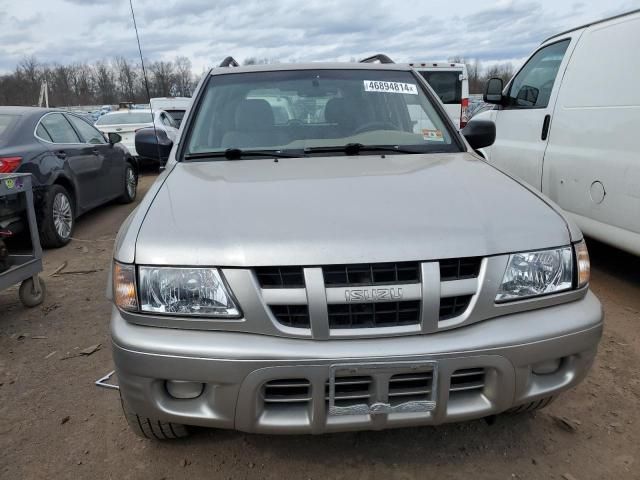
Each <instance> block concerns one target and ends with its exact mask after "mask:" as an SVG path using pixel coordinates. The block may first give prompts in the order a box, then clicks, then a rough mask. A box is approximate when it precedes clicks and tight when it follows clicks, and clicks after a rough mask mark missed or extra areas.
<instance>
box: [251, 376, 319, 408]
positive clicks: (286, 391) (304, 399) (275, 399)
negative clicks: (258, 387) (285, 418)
mask: <svg viewBox="0 0 640 480" xmlns="http://www.w3.org/2000/svg"><path fill="white" fill-rule="evenodd" d="M262 397H263V401H264V403H265V404H270V403H298V404H300V403H308V402H310V401H311V382H309V380H307V379H304V378H298V379H282V380H271V381H269V382H267V383H265V384H264V385H263V388H262Z"/></svg>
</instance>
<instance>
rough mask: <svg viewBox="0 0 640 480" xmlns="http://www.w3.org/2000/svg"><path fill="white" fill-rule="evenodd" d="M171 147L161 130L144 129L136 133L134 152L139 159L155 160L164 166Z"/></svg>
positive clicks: (170, 142) (171, 144)
mask: <svg viewBox="0 0 640 480" xmlns="http://www.w3.org/2000/svg"><path fill="white" fill-rule="evenodd" d="M156 134H157V136H156ZM172 147H173V142H172V141H171V140H170V139H169V137H167V132H165V131H164V130H163V129H161V128H156V129H154V128H153V127H145V128H141V129H140V130H138V131H137V132H136V152H138V156H140V157H144V158H150V159H152V160H157V161H159V162H160V165H164V164H165V163H166V162H167V159H168V158H169V154H170V153H171V148H172Z"/></svg>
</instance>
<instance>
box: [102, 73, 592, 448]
mask: <svg viewBox="0 0 640 480" xmlns="http://www.w3.org/2000/svg"><path fill="white" fill-rule="evenodd" d="M494 136H495V128H494V126H493V124H492V123H486V122H473V123H471V124H470V125H469V126H468V127H467V128H466V129H465V130H463V131H462V134H461V133H459V132H458V131H457V129H456V128H455V126H454V125H453V124H452V123H451V121H450V120H449V119H448V117H447V115H446V113H445V111H444V109H443V106H442V104H441V103H440V102H439V101H438V99H437V97H436V95H435V94H434V92H433V91H432V90H431V89H430V88H429V86H428V84H427V83H426V82H425V81H424V79H423V78H422V77H420V75H418V74H417V73H416V72H415V71H413V70H412V69H411V68H410V67H409V66H400V65H394V64H383V65H381V64H370V63H367V64H353V63H349V64H342V63H335V64H317V63H314V64H308V65H303V64H295V65H260V66H252V67H235V68H234V67H228V68H224V67H222V68H215V69H213V70H212V71H211V72H209V74H207V75H206V77H205V78H204V80H203V81H202V82H201V83H200V86H199V88H198V91H197V92H196V93H195V96H194V99H193V106H192V108H191V109H190V110H189V113H188V114H187V117H186V118H185V120H184V122H183V125H182V129H181V132H180V135H179V138H178V140H177V143H176V144H175V145H173V144H172V143H171V142H170V141H168V140H167V139H166V138H160V139H156V136H155V135H153V134H149V132H148V131H146V132H145V131H140V132H138V134H137V146H136V148H137V150H138V151H139V152H141V155H144V156H147V157H153V156H154V155H158V153H159V154H160V156H163V155H164V156H168V163H167V168H166V171H165V172H164V173H163V174H161V175H160V177H159V178H158V179H157V181H156V182H155V184H154V185H153V186H152V188H151V190H150V191H149V193H148V194H147V195H146V197H145V198H144V200H143V201H142V203H141V204H140V206H139V207H138V208H137V209H136V210H135V211H134V212H133V213H132V214H131V216H130V217H129V218H128V219H127V221H126V222H125V224H124V225H123V227H122V228H121V230H120V233H119V235H118V238H117V241H116V246H115V253H114V263H113V272H112V279H113V282H112V290H111V298H112V299H113V302H114V307H113V310H112V314H111V334H112V339H113V357H114V361H115V365H116V369H117V375H118V379H119V384H120V393H121V397H122V405H123V407H124V411H125V415H126V418H127V420H128V421H129V424H130V425H131V427H132V428H133V429H134V430H135V431H136V432H137V433H138V434H140V435H143V436H147V437H150V438H157V439H166V438H175V437H181V436H184V435H186V434H187V428H186V425H196V426H203V427H215V428H226V429H237V430H241V431H245V432H260V433H324V432H337V431H346V430H364V429H383V428H392V427H405V426H411V425H433V424H440V423H445V422H453V421H461V420H469V419H473V418H481V417H485V416H490V415H493V414H497V413H500V412H505V411H509V410H512V411H513V410H517V411H525V410H532V409H536V408H540V407H543V406H545V405H547V404H548V403H549V402H550V401H551V400H552V399H553V398H554V397H555V396H556V395H557V394H558V393H560V392H562V391H564V390H566V389H568V388H570V387H573V386H575V385H576V384H577V383H578V382H580V381H581V380H582V378H583V377H584V376H585V375H586V373H587V371H588V370H589V367H590V366H591V364H592V362H593V359H594V356H595V354H596V349H597V345H598V342H599V339H600V337H601V334H602V326H603V323H602V322H603V314H602V309H601V306H600V303H599V302H598V300H597V299H596V297H595V296H594V295H593V294H592V293H591V292H590V291H589V288H588V282H589V258H588V254H587V250H586V247H585V243H584V241H583V237H582V234H581V232H580V231H579V229H578V228H576V226H575V225H574V224H573V223H572V222H571V221H570V220H568V219H567V218H566V217H565V216H564V215H563V214H562V212H561V211H560V210H559V209H558V207H557V206H555V205H554V204H552V203H551V202H550V201H549V200H548V199H546V198H545V197H544V196H542V195H541V194H540V193H537V192H534V191H532V190H530V189H528V188H526V187H525V186H523V185H521V184H520V183H518V182H517V181H516V180H514V179H512V178H510V177H509V176H508V175H506V174H505V173H503V172H501V171H499V170H497V169H496V168H494V167H492V166H490V165H488V164H487V163H486V162H484V161H483V160H482V159H481V158H480V157H478V156H477V155H476V154H475V153H474V150H473V149H474V148H480V147H482V146H486V145H487V144H490V143H491V142H492V141H493V138H494ZM465 137H466V138H465ZM169 152H170V153H169Z"/></svg>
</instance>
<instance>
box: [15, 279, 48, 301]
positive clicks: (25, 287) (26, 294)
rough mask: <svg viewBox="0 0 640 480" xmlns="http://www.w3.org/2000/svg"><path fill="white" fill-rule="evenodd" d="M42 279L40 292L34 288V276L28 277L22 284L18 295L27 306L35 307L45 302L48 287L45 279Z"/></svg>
mask: <svg viewBox="0 0 640 480" xmlns="http://www.w3.org/2000/svg"><path fill="white" fill-rule="evenodd" d="M39 280H40V292H38V293H36V292H35V291H34V290H35V288H34V284H33V278H27V279H26V280H25V281H23V282H22V283H21V284H20V290H18V296H19V297H20V301H21V302H22V304H23V305H24V306H25V307H28V308H33V307H37V306H38V305H40V304H41V303H42V302H44V297H45V296H46V294H47V287H46V285H45V284H44V280H42V279H41V278H40V279H39Z"/></svg>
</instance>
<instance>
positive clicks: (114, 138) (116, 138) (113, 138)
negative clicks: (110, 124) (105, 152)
mask: <svg viewBox="0 0 640 480" xmlns="http://www.w3.org/2000/svg"><path fill="white" fill-rule="evenodd" d="M107 138H108V139H109V143H111V144H114V143H120V142H121V141H122V137H121V136H120V134H119V133H116V132H109V133H108V134H107Z"/></svg>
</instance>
